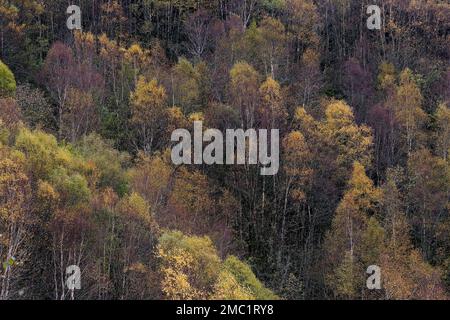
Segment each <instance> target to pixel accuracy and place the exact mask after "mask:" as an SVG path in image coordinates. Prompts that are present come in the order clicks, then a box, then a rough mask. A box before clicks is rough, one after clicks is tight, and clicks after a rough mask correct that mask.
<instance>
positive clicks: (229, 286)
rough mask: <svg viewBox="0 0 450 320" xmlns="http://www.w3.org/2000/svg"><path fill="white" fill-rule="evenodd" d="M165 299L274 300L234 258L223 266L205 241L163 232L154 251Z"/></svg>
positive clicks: (247, 269)
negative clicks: (159, 266)
mask: <svg viewBox="0 0 450 320" xmlns="http://www.w3.org/2000/svg"><path fill="white" fill-rule="evenodd" d="M157 252H158V257H159V259H160V260H161V268H160V272H161V275H162V282H161V286H162V291H163V293H164V295H165V297H166V298H167V299H227V300H230V299H231V300H235V299H243V300H251V299H255V298H256V299H276V298H277V297H276V296H275V295H274V294H273V293H271V291H270V290H268V289H266V288H265V287H264V286H263V285H262V284H261V283H260V282H259V281H258V280H257V279H256V277H255V275H254V274H253V272H252V271H251V269H250V267H249V266H248V265H246V264H244V263H242V262H240V261H239V260H238V259H237V258H236V257H229V258H228V259H227V260H226V261H225V262H222V260H221V259H220V258H219V256H218V253H217V251H216V249H215V247H214V245H213V243H212V241H211V240H210V239H209V238H207V237H189V236H185V235H183V234H182V233H181V232H176V231H175V232H166V233H164V234H163V235H162V236H161V238H160V240H159V245H158V248H157Z"/></svg>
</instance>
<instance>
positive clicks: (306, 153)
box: [283, 131, 312, 199]
mask: <svg viewBox="0 0 450 320" xmlns="http://www.w3.org/2000/svg"><path fill="white" fill-rule="evenodd" d="M283 149H284V153H285V164H284V168H285V170H286V174H287V175H288V176H290V177H292V178H294V177H295V178H296V179H298V180H300V181H299V182H301V183H302V184H306V183H307V182H308V181H309V179H310V177H311V175H312V170H311V169H310V168H309V166H308V165H309V161H310V160H311V151H310V150H309V147H308V144H307V142H306V140H305V137H304V136H303V134H302V133H301V132H300V131H293V132H291V133H289V134H288V135H287V136H286V137H285V138H284V140H283ZM294 197H295V198H297V199H300V198H304V193H303V192H299V191H298V190H297V192H296V194H295V196H294Z"/></svg>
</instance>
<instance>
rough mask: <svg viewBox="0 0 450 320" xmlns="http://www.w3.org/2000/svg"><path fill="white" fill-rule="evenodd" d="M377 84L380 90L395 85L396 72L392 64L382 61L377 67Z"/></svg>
mask: <svg viewBox="0 0 450 320" xmlns="http://www.w3.org/2000/svg"><path fill="white" fill-rule="evenodd" d="M378 69H379V75H378V83H379V85H380V87H381V88H382V89H388V88H390V87H392V86H394V85H395V82H396V72H395V67H394V65H393V64H392V63H389V62H386V61H383V62H382V63H381V64H380V65H379V67H378Z"/></svg>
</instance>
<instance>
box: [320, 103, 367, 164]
mask: <svg viewBox="0 0 450 320" xmlns="http://www.w3.org/2000/svg"><path fill="white" fill-rule="evenodd" d="M325 114H326V121H325V122H324V123H323V124H322V125H321V131H322V134H323V135H324V138H325V139H326V140H325V141H327V142H328V143H331V146H333V147H334V148H337V150H338V152H339V153H338V157H337V165H338V166H339V167H340V168H342V167H348V166H350V165H352V164H353V162H354V161H359V162H361V164H363V165H364V166H366V167H368V166H369V165H370V163H371V158H372V155H371V153H370V151H371V147H372V143H373V137H372V131H371V129H370V128H369V127H367V126H365V125H362V126H358V125H357V124H356V123H355V121H354V115H353V111H352V109H351V108H350V107H349V106H348V105H347V104H346V103H345V102H344V101H331V103H330V104H329V105H328V107H327V109H326V111H325Z"/></svg>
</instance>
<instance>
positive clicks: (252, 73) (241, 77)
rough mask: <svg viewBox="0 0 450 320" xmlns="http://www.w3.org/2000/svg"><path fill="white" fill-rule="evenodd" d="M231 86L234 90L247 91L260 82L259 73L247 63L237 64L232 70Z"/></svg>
mask: <svg viewBox="0 0 450 320" xmlns="http://www.w3.org/2000/svg"><path fill="white" fill-rule="evenodd" d="M230 76H231V85H232V86H233V88H234V90H245V87H246V86H247V85H248V84H250V85H255V84H257V83H258V82H259V74H258V72H257V71H256V70H255V69H254V68H253V67H252V66H251V65H249V64H248V63H246V62H237V63H236V64H235V65H234V66H233V68H232V69H231V70H230Z"/></svg>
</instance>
